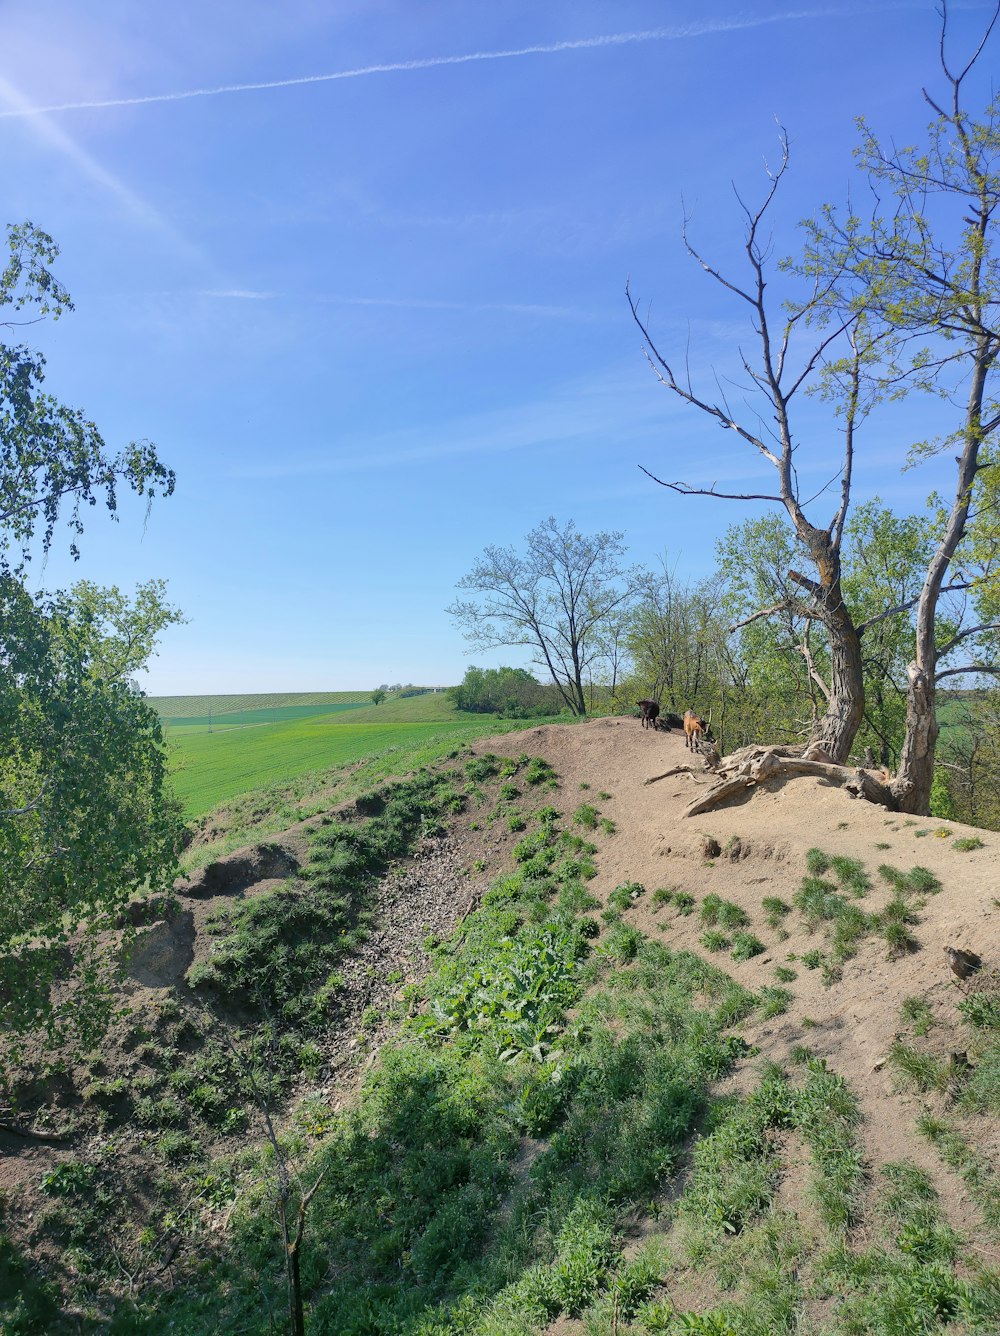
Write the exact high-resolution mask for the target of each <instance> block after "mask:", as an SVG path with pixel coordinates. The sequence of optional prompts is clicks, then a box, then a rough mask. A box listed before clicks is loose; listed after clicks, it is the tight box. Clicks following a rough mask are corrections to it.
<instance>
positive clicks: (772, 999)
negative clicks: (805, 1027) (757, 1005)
mask: <svg viewBox="0 0 1000 1336" xmlns="http://www.w3.org/2000/svg"><path fill="white" fill-rule="evenodd" d="M734 954H735V953H734ZM760 998H761V1004H762V1005H761V1009H760V1014H761V1017H762V1019H764V1020H771V1018H772V1017H774V1016H783V1015H784V1014H785V1012H786V1011H787V1010H788V1008H789V1006H790V1005H791V1001H792V995H791V993H790V992H789V991H788V989H787V988H769V987H765V988H762V989H761V990H760Z"/></svg>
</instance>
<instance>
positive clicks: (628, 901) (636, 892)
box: [608, 881, 646, 909]
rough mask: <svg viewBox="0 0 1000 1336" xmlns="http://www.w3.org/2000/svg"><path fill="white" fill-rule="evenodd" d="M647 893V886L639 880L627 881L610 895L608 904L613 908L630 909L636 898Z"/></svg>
mask: <svg viewBox="0 0 1000 1336" xmlns="http://www.w3.org/2000/svg"><path fill="white" fill-rule="evenodd" d="M645 894H646V888H645V886H643V884H642V883H641V882H639V881H625V882H622V884H621V885H620V886H616V887H615V889H614V890H613V891H612V892H611V894H610V895H609V896H608V904H609V905H610V906H611V907H612V908H613V909H630V908H631V907H632V905H634V904H635V902H636V900H638V899H639V898H640V896H643V895H645Z"/></svg>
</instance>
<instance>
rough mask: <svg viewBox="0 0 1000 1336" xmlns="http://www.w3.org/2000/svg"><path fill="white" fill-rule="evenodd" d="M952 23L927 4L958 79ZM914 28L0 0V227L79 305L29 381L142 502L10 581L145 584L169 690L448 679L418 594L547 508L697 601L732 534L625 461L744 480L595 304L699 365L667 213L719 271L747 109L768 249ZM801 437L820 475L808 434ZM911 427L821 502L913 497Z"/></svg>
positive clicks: (902, 123) (893, 103) (698, 369)
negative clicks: (66, 408)
mask: <svg viewBox="0 0 1000 1336" xmlns="http://www.w3.org/2000/svg"><path fill="white" fill-rule="evenodd" d="M989 12H990V7H989V6H984V5H979V4H970V5H967V6H965V7H963V8H960V9H954V10H953V12H952V17H951V31H952V36H953V39H954V43H955V48H954V49H955V50H956V52H958V53H968V52H969V50H970V49H971V47H972V46H974V45H975V43H976V42H977V41H978V38H979V36H980V34H981V32H982V30H983V27H984V24H985V22H986V21H987V18H988V14H989ZM937 39H938V20H937V16H936V14H935V10H934V6H933V4H931V3H912V4H905V3H903V4H880V3H878V0H875V3H870V4H867V3H866V4H852V3H842V0H830V2H829V3H825V4H822V3H821V4H812V3H809V2H808V0H803V2H802V3H790V4H787V5H781V4H780V3H778V4H764V3H760V0H755V2H754V3H749V4H744V5H735V4H734V5H730V4H722V3H719V4H715V3H700V4H695V3H694V2H693V0H684V3H680V2H676V3H674V2H670V0H664V2H663V3H652V2H651V0H642V2H640V0H635V2H633V0H617V2H616V3H614V4H612V3H608V2H607V0H604V2H603V3H586V2H585V0H573V3H569V0H547V2H546V3H544V4H539V3H538V2H537V0H534V3H527V2H523V3H522V2H520V0H501V2H500V3H496V4H492V5H484V4H479V3H472V2H471V0H465V2H464V3H458V2H457V0H456V2H455V3H446V2H444V0H441V2H439V0H396V2H395V3H392V2H388V0H386V2H383V0H346V2H345V3H338V2H337V0H326V3H323V2H321V0H286V3H284V4H282V5H281V6H278V5H275V4H273V3H268V2H267V0H239V3H236V0H233V2H232V3H230V2H229V0H210V2H209V3H205V2H204V0H202V2H201V3H197V4H196V3H194V2H193V0H174V3H172V4H170V5H169V6H150V5H148V4H146V3H137V2H135V0H103V2H102V3H101V4H100V5H96V4H91V5H80V4H78V3H71V2H70V0H4V3H2V4H0V174H2V178H3V180H4V183H5V195H6V201H5V204H6V218H5V220H4V221H6V220H9V221H19V220H21V219H24V218H31V219H33V220H34V221H35V222H36V223H37V224H38V225H40V226H42V227H44V228H45V229H46V230H48V231H49V232H51V233H52V234H53V236H54V237H55V238H56V239H57V241H58V242H59V244H60V245H61V247H62V256H61V258H60V261H59V272H60V275H61V277H62V279H63V281H64V282H65V283H66V284H67V285H68V287H69V288H70V290H71V292H72V294H73V297H74V300H75V302H76V307H77V309H76V311H75V312H74V313H73V314H72V315H69V316H67V317H65V318H64V319H63V320H62V321H60V322H59V323H58V324H57V325H55V326H50V327H46V328H44V329H39V330H38V331H37V334H38V338H37V342H38V343H39V344H40V346H42V347H43V348H44V349H45V351H46V354H47V356H48V358H49V367H48V372H49V375H48V388H49V389H50V390H52V391H53V392H56V393H58V394H59V395H60V396H61V397H63V398H64V399H65V400H66V401H68V402H71V403H73V404H77V405H79V406H81V407H83V408H85V409H86V410H87V412H88V413H89V414H90V415H91V416H92V417H93V418H94V419H95V420H96V421H97V422H98V423H99V425H100V426H101V428H102V430H103V432H104V434H105V436H106V438H107V440H108V442H109V444H111V445H118V444H122V443H124V442H126V441H128V440H130V439H136V438H149V439H152V440H154V441H155V442H156V443H157V444H158V446H159V448H160V451H161V454H162V457H163V458H164V459H165V460H166V461H167V462H168V463H169V464H171V465H172V466H173V467H174V468H175V469H176V471H177V475H178V486H177V492H176V495H175V496H174V497H173V498H171V499H170V500H168V501H165V502H162V503H158V504H156V505H155V506H154V508H153V510H152V513H151V514H150V516H149V517H148V520H147V519H146V517H145V514H144V511H143V508H142V507H140V506H137V505H134V504H133V505H124V506H123V507H122V517H121V522H120V523H119V524H117V525H112V524H110V523H108V522H106V521H104V520H103V518H101V517H99V516H98V515H97V513H96V512H95V514H94V517H93V521H92V523H91V525H90V528H89V530H88V533H87V535H86V537H85V541H84V556H83V559H82V560H81V561H80V562H79V563H77V564H76V565H75V566H74V565H73V563H71V562H70V561H68V560H67V559H66V558H65V556H64V555H63V554H62V553H61V552H60V553H53V554H52V555H51V556H50V558H49V560H48V561H47V563H45V565H44V567H42V566H37V567H36V570H35V571H34V574H33V579H34V580H35V581H36V582H37V583H38V584H39V585H43V586H46V587H54V586H57V585H62V584H65V583H68V582H69V581H71V580H72V579H74V578H76V577H79V576H86V577H87V578H91V579H95V580H98V581H100V582H102V583H109V584H110V583H116V584H118V585H120V586H122V587H130V586H133V585H134V584H135V583H136V582H137V581H139V580H143V579H147V578H150V577H152V576H157V577H163V578H165V579H166V580H167V581H168V583H169V590H170V596H171V598H172V600H173V601H174V602H175V603H176V604H177V605H179V606H180V607H181V608H182V609H183V610H184V612H185V613H186V615H187V617H188V619H189V620H188V622H187V623H186V624H185V625H184V626H180V627H175V628H173V629H171V630H170V631H169V632H168V633H167V635H166V636H165V639H164V643H163V646H162V649H161V653H160V655H159V657H158V658H157V659H155V660H154V661H153V664H152V667H151V671H150V673H149V674H148V677H147V679H146V681H145V685H146V688H147V690H149V691H150V692H153V693H156V694H173V693H185V692H189V691H190V692H196V691H219V692H222V691H270V690H288V691H294V690H338V689H356V688H362V687H368V686H374V685H375V684H377V683H379V682H384V681H389V682H394V681H406V680H412V681H416V682H423V683H435V684H436V683H445V682H452V681H456V680H458V679H459V678H460V677H461V675H462V673H463V672H464V670H465V667H466V666H467V664H468V662H469V659H468V657H467V656H466V655H465V653H464V643H463V641H462V639H461V636H460V635H459V633H458V632H457V630H456V629H455V628H454V626H453V625H452V623H451V621H450V619H449V618H448V617H447V616H446V614H445V613H444V608H445V606H446V605H447V604H448V603H449V602H450V601H451V599H452V598H453V597H454V585H455V582H456V581H457V580H458V579H459V578H460V577H461V576H462V575H463V574H464V573H465V572H466V571H467V570H468V569H469V568H470V567H471V565H472V564H473V562H474V560H475V558H476V557H477V556H478V554H479V553H480V552H481V550H482V548H483V547H484V546H485V545H486V544H487V543H511V542H517V541H518V540H519V539H520V538H521V537H522V536H523V535H524V534H525V533H526V532H527V531H528V530H529V529H531V528H532V527H534V525H535V524H537V523H538V522H539V521H540V520H541V519H543V518H544V517H546V516H547V515H549V514H554V515H556V516H557V517H558V518H559V519H561V520H565V519H569V518H573V519H574V520H575V521H576V522H577V524H578V525H579V526H580V528H582V529H584V530H588V531H592V530H596V529H623V530H625V532H626V537H627V541H628V543H629V545H630V551H631V555H632V557H633V558H634V559H635V560H638V561H643V562H645V563H652V562H654V561H655V560H657V558H658V556H659V555H660V554H662V553H664V552H666V553H668V554H669V558H670V561H671V563H672V564H674V565H675V566H676V568H677V571H678V574H679V575H681V576H688V577H690V578H692V579H695V578H699V577H700V576H702V575H704V574H707V572H708V571H709V569H710V568H711V566H712V561H713V544H714V541H715V539H716V537H717V536H718V535H719V534H721V532H722V531H723V529H724V528H725V527H726V525H728V524H731V523H735V522H737V521H738V520H740V519H741V518H743V517H745V516H747V515H748V514H749V513H750V511H749V509H748V508H746V507H742V506H738V505H735V504H732V503H730V504H725V503H721V502H711V501H703V500H702V501H699V500H697V499H686V500H685V499H683V498H681V497H678V496H676V495H674V494H672V493H668V492H666V491H664V490H663V489H661V488H658V487H656V486H655V485H654V484H653V483H651V482H649V481H648V480H647V479H646V478H645V477H644V476H643V475H642V474H641V473H640V472H639V470H638V468H637V465H639V464H645V465H646V466H647V467H649V468H650V469H651V470H652V471H654V472H656V473H659V474H660V475H661V476H669V477H671V478H685V479H687V480H689V481H691V482H692V483H695V484H703V483H706V482H707V483H710V482H712V481H713V480H718V481H719V482H720V484H721V483H722V482H725V484H726V486H727V487H729V488H731V490H741V489H743V488H746V489H747V490H755V491H758V490H770V488H769V487H767V486H764V487H762V484H767V483H769V482H770V479H769V478H768V476H767V466H766V465H761V464H758V461H757V460H756V458H755V457H754V456H752V455H751V454H750V453H749V452H748V451H747V450H746V449H745V448H741V447H740V446H739V444H738V442H736V441H735V440H732V439H730V437H729V435H725V434H723V433H722V432H720V431H719V429H718V428H717V427H715V426H713V425H712V424H711V423H709V422H707V421H703V420H701V419H700V418H699V417H698V415H697V414H696V413H695V412H693V411H692V410H688V409H686V408H685V407H684V406H683V405H682V404H680V403H679V402H677V401H674V400H672V399H671V397H670V396H669V395H668V393H667V392H666V391H664V390H662V389H660V388H659V387H658V386H657V384H656V382H655V380H654V379H653V377H652V375H651V373H650V372H649V369H648V367H647V366H646V364H645V362H644V361H643V359H642V356H641V352H640V344H639V338H638V334H637V330H636V329H635V326H634V325H633V324H632V321H631V317H630V315H629V311H628V307H627V305H626V302H625V296H624V286H625V280H626V277H627V276H629V275H630V276H631V281H632V284H633V287H634V289H635V290H636V291H637V292H638V293H639V294H640V295H641V297H642V298H643V299H648V300H651V301H652V318H653V326H654V332H655V333H656V335H657V337H658V338H659V339H660V340H661V341H662V343H663V345H664V346H665V347H668V348H670V349H672V350H677V349H683V348H684V347H685V346H688V347H689V348H690V359H691V365H692V369H693V371H694V373H695V374H696V375H698V376H702V377H705V378H706V379H705V382H704V383H705V384H711V378H712V376H713V374H715V373H716V372H718V373H720V374H725V373H726V371H727V368H728V367H730V366H731V365H732V362H733V356H734V350H735V348H736V346H737V344H738V342H739V341H740V340H741V339H742V340H744V341H745V340H746V329H745V327H744V326H743V325H742V324H741V319H742V313H741V312H740V310H739V309H738V307H737V306H736V305H735V304H734V303H733V302H732V300H727V299H726V297H725V294H724V293H722V292H720V291H719V290H718V289H716V288H715V287H714V286H713V285H712V284H711V282H710V281H709V280H707V279H706V278H705V277H704V275H703V274H702V273H701V272H700V271H699V270H698V268H697V267H696V266H695V265H694V264H693V263H692V262H691V261H690V260H689V259H688V258H687V257H686V255H685V254H684V251H683V247H682V245H681V241H680V224H681V220H682V216H683V212H684V209H685V208H686V210H687V212H688V214H689V215H690V218H691V230H692V234H693V236H694V237H695V238H696V240H697V242H698V244H699V246H700V247H701V248H702V249H703V250H704V251H705V252H706V253H707V254H708V255H710V256H711V257H712V258H713V260H715V261H717V262H718V263H719V264H721V265H723V266H725V267H728V268H729V269H731V270H732V271H733V272H735V273H738V272H739V271H738V264H739V244H740V240H741V232H740V219H739V214H738V210H737V206H736V202H735V199H734V195H733V189H732V185H733V183H735V184H736V185H737V186H738V188H739V189H740V190H741V191H742V192H743V193H744V194H745V195H746V196H747V198H749V199H755V198H757V197H758V195H759V192H760V191H761V190H762V189H763V186H764V183H765V177H764V174H763V164H764V162H765V159H767V160H770V161H772V162H773V161H775V160H776V158H777V152H778V149H777V129H776V124H775V118H778V119H779V120H780V121H781V123H782V124H783V125H784V126H786V127H787V129H788V132H789V136H790V139H791V145H792V164H791V171H790V174H789V176H788V178H787V189H786V190H784V191H783V193H782V196H781V198H780V200H779V207H778V209H777V211H776V214H775V230H776V241H775V244H776V250H777V252H778V253H785V252H786V251H788V250H790V249H791V248H792V247H793V246H794V240H795V238H794V225H795V223H796V221H797V220H799V219H800V218H802V217H804V216H805V215H807V214H809V213H811V212H813V211H815V210H816V208H817V207H818V205H819V204H820V203H822V202H823V201H826V200H835V201H837V200H841V199H843V198H844V196H845V194H846V191H847V189H848V187H849V185H851V184H852V180H853V169H852V156H851V154H852V149H853V147H854V144H855V140H856V135H855V129H854V118H855V117H856V116H858V115H860V114H862V113H863V114H864V115H865V116H866V117H867V118H868V119H869V120H870V121H871V122H872V123H873V125H874V126H875V127H876V128H877V129H878V130H879V131H881V132H883V133H884V134H885V135H886V137H890V136H891V137H894V138H895V139H896V141H897V142H899V143H906V142H912V140H913V139H915V138H916V136H917V135H918V134H919V131H920V129H921V128H922V127H923V126H924V124H925V123H926V121H927V120H928V113H927V108H926V107H925V105H924V104H923V102H922V100H921V97H920V88H921V86H922V85H927V86H931V87H933V86H935V80H936V74H937V65H936V61H937ZM996 50H997V47H996V43H994V49H993V51H992V58H991V59H990V60H987V61H986V62H985V67H986V68H984V70H983V80H985V79H986V78H987V76H988V73H989V70H990V69H995V67H996V60H995V56H996ZM255 85H256V86H255ZM191 94H195V95H191ZM46 109H48V110H46ZM856 188H857V186H856V184H855V189H856ZM682 201H683V202H682ZM35 332H36V331H32V333H35ZM807 412H808V418H807V420H806V423H805V425H806V426H807V427H808V432H807V436H808V440H807V441H806V442H805V443H804V444H803V451H802V455H801V456H800V465H801V468H802V471H803V476H804V478H805V480H806V481H807V482H808V480H809V479H816V480H821V479H822V480H825V479H826V478H827V477H828V476H829V474H830V471H831V461H834V467H835V461H836V459H837V458H838V457H839V438H838V436H837V432H836V428H835V425H834V424H831V423H830V422H829V421H828V420H827V419H826V418H825V417H824V416H823V413H822V412H821V410H820V409H819V408H818V407H815V406H814V407H811V408H809V409H808V410H807ZM927 415H928V405H927V403H921V404H914V405H912V406H909V407H906V408H904V409H902V410H897V411H895V412H894V413H892V414H891V415H887V416H886V417H885V418H880V419H875V420H873V421H872V423H871V424H870V425H869V428H868V430H867V432H866V434H865V437H864V440H863V443H862V447H861V457H860V460H859V471H858V473H859V476H858V489H857V497H858V499H861V498H862V497H863V496H866V495H870V494H871V493H872V492H875V491H878V492H879V493H880V494H881V495H882V497H883V499H884V500H886V501H887V502H889V503H890V504H892V505H893V506H894V507H895V508H897V509H899V510H901V511H902V510H911V509H915V508H919V506H920V505H921V504H922V501H923V498H924V496H925V495H926V493H927V492H928V491H929V490H930V489H931V487H932V486H933V485H935V484H937V483H939V482H941V481H942V477H944V476H945V475H943V474H942V473H941V472H940V469H939V468H937V467H936V466H934V465H931V466H929V467H928V468H926V469H922V470H917V471H911V472H908V473H901V472H900V468H899V466H900V464H901V462H902V458H903V455H904V453H905V449H906V446H907V445H908V444H909V443H910V442H911V441H912V440H913V439H916V438H918V437H922V436H924V435H925V434H926V432H927ZM831 505H832V502H831ZM821 509H822V507H821ZM500 660H505V661H513V656H512V655H511V654H507V655H497V656H495V660H494V661H500Z"/></svg>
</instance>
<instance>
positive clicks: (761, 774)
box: [683, 747, 896, 816]
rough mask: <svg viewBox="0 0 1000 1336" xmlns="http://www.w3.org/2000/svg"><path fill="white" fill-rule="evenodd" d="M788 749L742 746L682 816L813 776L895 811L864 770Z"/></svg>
mask: <svg viewBox="0 0 1000 1336" xmlns="http://www.w3.org/2000/svg"><path fill="white" fill-rule="evenodd" d="M792 750H793V749H791V748H786V747H773V748H770V747H769V748H762V747H744V748H743V749H742V750H741V751H739V752H734V753H733V755H732V756H727V757H726V759H725V760H724V761H723V762H722V772H723V773H722V777H721V778H720V779H719V782H718V783H717V784H715V785H714V786H713V787H712V788H711V789H709V791H708V792H707V793H705V794H703V795H702V796H701V797H700V798H696V799H695V800H694V801H693V802H690V803H689V804H688V805H687V807H686V808H685V809H684V813H683V815H684V816H698V815H699V814H700V813H702V812H709V811H711V810H712V809H713V808H715V807H721V806H722V804H723V803H725V802H727V801H728V800H729V799H730V798H732V797H735V795H736V794H738V793H744V792H745V791H746V790H747V789H748V788H753V787H754V786H755V785H757V784H762V783H763V782H764V781H765V780H768V779H787V778H790V777H791V776H793V775H814V776H815V777H816V778H817V779H824V780H826V781H827V782H828V783H831V784H836V785H838V786H840V787H841V788H844V789H846V790H847V792H848V793H849V794H850V795H851V797H852V798H864V799H865V800H866V801H867V802H870V803H876V804H878V805H880V806H883V807H887V808H889V810H890V811H894V810H895V807H896V801H895V797H894V795H893V793H892V790H891V789H890V788H889V786H888V785H887V784H884V783H883V782H882V781H881V780H879V779H876V778H875V777H874V775H870V774H869V773H868V771H867V770H863V769H854V768H852V767H851V766H846V765H834V764H832V763H831V762H828V761H813V760H806V759H805V758H804V757H802V756H797V755H792V754H789V753H790V752H791V751H792ZM734 763H735V764H734Z"/></svg>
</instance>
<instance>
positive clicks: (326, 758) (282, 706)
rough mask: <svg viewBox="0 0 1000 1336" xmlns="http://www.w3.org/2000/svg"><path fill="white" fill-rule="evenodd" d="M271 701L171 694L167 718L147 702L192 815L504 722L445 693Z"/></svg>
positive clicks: (159, 704) (157, 703)
mask: <svg viewBox="0 0 1000 1336" xmlns="http://www.w3.org/2000/svg"><path fill="white" fill-rule="evenodd" d="M348 696H350V698H348V699H345V697H348ZM263 699H265V700H266V699H268V698H263ZM270 699H271V700H272V702H273V703H272V704H263V705H262V704H260V703H259V702H260V701H261V700H262V698H261V697H246V696H244V697H235V696H229V697H221V696H219V697H207V696H202V697H173V698H170V708H171V709H172V710H176V711H177V712H176V713H171V714H169V715H168V714H167V713H166V712H165V710H164V704H165V698H160V699H159V700H157V699H152V700H151V701H150V703H151V704H152V705H153V706H154V708H157V709H158V710H159V712H160V713H161V716H162V717H163V718H164V722H165V726H166V736H167V745H168V749H169V753H170V768H171V775H172V780H173V786H174V789H175V791H176V793H177V795H178V797H179V798H180V800H181V802H182V804H183V807H184V811H185V814H186V815H187V816H188V817H197V816H201V815H203V814H204V813H206V812H209V811H211V809H212V808H213V807H216V806H218V804H220V803H223V802H227V801H228V800H230V799H232V798H236V797H238V796H239V795H241V794H246V793H251V792H253V791H254V790H256V789H260V788H264V787H267V786H269V785H274V784H281V783H285V782H287V781H290V780H293V779H296V778H298V777H300V776H302V775H306V774H309V773H311V772H313V771H319V770H328V769H333V768H335V767H338V766H344V765H350V764H353V763H356V762H358V761H361V760H363V759H366V758H369V757H372V756H375V755H379V754H382V753H386V752H389V751H393V750H400V751H401V752H413V753H416V752H418V751H419V750H420V749H422V748H425V747H427V746H430V745H431V744H432V743H435V742H438V741H440V742H446V741H447V740H449V739H454V740H455V741H456V742H458V741H464V740H465V739H468V738H471V737H476V736H480V735H482V734H483V733H487V732H491V731H493V730H494V729H495V728H496V727H497V725H496V722H495V720H494V719H493V718H492V717H491V716H471V717H470V716H469V715H462V714H460V713H459V712H458V711H456V709H455V707H454V705H453V704H452V702H451V701H450V700H449V699H448V698H447V697H446V696H444V695H443V694H427V695H423V696H412V697H406V698H403V699H400V698H395V699H390V700H387V701H385V702H384V703H383V704H381V705H372V704H371V702H370V700H369V698H368V694H367V693H327V694H326V695H320V694H316V695H314V696H313V697H312V698H311V700H308V701H303V700H302V699H301V698H299V699H296V698H295V697H290V696H276V697H273V698H270ZM215 702H220V704H219V705H216V704H215ZM366 702H367V703H366ZM221 703H227V704H228V705H229V708H228V709H224V708H222V707H221ZM210 709H211V719H212V724H211V732H210V731H209V723H208V721H209V710H210ZM513 726H514V727H523V726H524V725H523V723H521V724H515V725H513Z"/></svg>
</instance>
